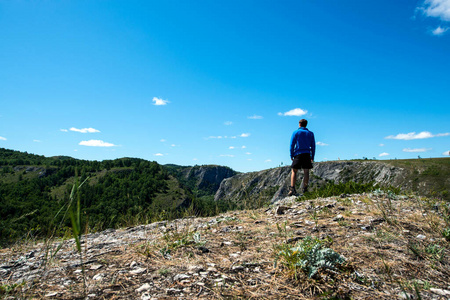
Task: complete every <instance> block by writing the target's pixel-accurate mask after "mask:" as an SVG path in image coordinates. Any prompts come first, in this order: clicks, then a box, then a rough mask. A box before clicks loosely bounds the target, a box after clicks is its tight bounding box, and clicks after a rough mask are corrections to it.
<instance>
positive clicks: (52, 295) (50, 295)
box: [44, 292, 58, 298]
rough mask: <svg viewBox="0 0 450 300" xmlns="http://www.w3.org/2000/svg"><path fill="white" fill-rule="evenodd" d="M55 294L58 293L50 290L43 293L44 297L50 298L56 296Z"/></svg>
mask: <svg viewBox="0 0 450 300" xmlns="http://www.w3.org/2000/svg"><path fill="white" fill-rule="evenodd" d="M56 295H58V292H50V293H48V294H47V295H45V296H44V297H48V298H50V297H56Z"/></svg>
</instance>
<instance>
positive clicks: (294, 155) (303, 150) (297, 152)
mask: <svg viewBox="0 0 450 300" xmlns="http://www.w3.org/2000/svg"><path fill="white" fill-rule="evenodd" d="M298 123H299V128H298V129H297V130H296V131H294V133H293V134H292V138H291V147H290V152H291V160H292V165H291V168H292V172H291V186H290V187H289V193H288V196H293V195H296V194H297V191H296V190H295V181H296V180H297V171H298V170H299V169H303V174H304V176H303V182H302V184H301V186H300V188H301V190H302V193H305V192H306V190H307V189H308V182H309V170H310V169H312V167H313V166H312V163H313V161H314V155H315V154H316V141H315V139H314V133H312V132H311V131H309V130H308V129H307V128H306V125H308V121H306V120H305V119H301V120H300V121H299V122H298Z"/></svg>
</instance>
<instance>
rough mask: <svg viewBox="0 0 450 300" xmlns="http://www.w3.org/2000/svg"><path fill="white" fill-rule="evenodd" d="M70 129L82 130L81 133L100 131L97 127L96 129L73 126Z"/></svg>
mask: <svg viewBox="0 0 450 300" xmlns="http://www.w3.org/2000/svg"><path fill="white" fill-rule="evenodd" d="M69 130H70V131H75V132H81V133H96V132H100V130H97V129H94V128H82V129H78V128H75V127H72V128H70V129H69Z"/></svg>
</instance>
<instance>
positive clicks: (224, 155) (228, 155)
mask: <svg viewBox="0 0 450 300" xmlns="http://www.w3.org/2000/svg"><path fill="white" fill-rule="evenodd" d="M219 156H221V157H234V155H233V154H220V155H219Z"/></svg>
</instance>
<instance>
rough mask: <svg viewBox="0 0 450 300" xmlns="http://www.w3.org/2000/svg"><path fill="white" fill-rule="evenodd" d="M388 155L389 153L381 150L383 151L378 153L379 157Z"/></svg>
mask: <svg viewBox="0 0 450 300" xmlns="http://www.w3.org/2000/svg"><path fill="white" fill-rule="evenodd" d="M388 155H389V153H387V152H383V153H380V155H378V156H379V157H382V156H388Z"/></svg>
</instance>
